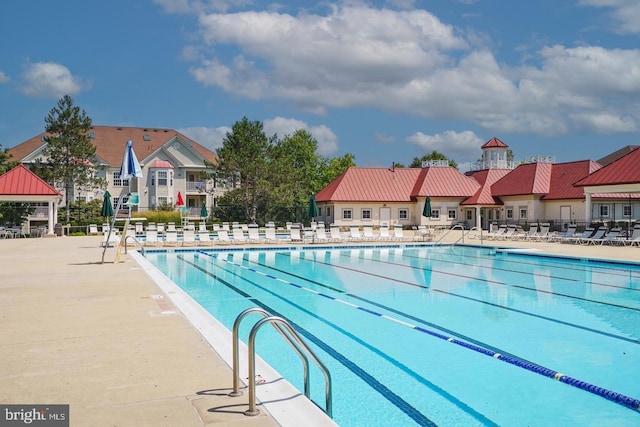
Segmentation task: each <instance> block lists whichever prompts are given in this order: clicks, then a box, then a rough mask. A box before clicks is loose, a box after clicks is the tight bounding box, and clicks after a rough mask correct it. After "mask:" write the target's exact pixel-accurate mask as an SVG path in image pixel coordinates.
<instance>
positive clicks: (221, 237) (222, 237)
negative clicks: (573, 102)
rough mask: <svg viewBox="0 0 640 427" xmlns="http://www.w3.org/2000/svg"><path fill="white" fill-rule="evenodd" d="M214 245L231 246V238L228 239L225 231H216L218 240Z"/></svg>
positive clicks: (227, 233)
mask: <svg viewBox="0 0 640 427" xmlns="http://www.w3.org/2000/svg"><path fill="white" fill-rule="evenodd" d="M216 243H217V244H219V245H229V244H231V238H230V237H229V232H228V231H227V230H218V239H217V240H216Z"/></svg>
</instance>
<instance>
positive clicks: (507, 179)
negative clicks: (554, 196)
mask: <svg viewBox="0 0 640 427" xmlns="http://www.w3.org/2000/svg"><path fill="white" fill-rule="evenodd" d="M551 166H552V165H551V163H527V164H524V165H520V166H518V167H517V168H515V169H514V170H512V171H511V172H510V173H509V174H507V175H505V176H504V177H503V178H502V179H500V180H499V181H498V182H496V183H495V184H493V185H492V186H491V193H492V194H493V196H494V197H502V196H521V195H524V194H547V193H548V192H549V189H550V188H551Z"/></svg>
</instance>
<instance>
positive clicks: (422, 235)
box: [414, 225, 433, 242]
mask: <svg viewBox="0 0 640 427" xmlns="http://www.w3.org/2000/svg"><path fill="white" fill-rule="evenodd" d="M414 239H415V240H421V241H423V242H427V241H431V240H433V234H432V233H431V230H429V229H428V228H427V226H426V225H419V226H418V229H417V230H416V233H415V234H414Z"/></svg>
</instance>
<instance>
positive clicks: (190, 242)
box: [182, 229, 196, 246]
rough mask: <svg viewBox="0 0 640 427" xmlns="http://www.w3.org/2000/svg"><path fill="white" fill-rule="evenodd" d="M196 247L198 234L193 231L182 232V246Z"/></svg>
mask: <svg viewBox="0 0 640 427" xmlns="http://www.w3.org/2000/svg"><path fill="white" fill-rule="evenodd" d="M195 245H196V232H195V231H193V230H192V229H185V230H183V231H182V246H195Z"/></svg>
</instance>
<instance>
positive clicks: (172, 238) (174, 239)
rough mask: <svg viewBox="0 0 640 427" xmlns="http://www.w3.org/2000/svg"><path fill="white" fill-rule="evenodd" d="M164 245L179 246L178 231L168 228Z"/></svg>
mask: <svg viewBox="0 0 640 427" xmlns="http://www.w3.org/2000/svg"><path fill="white" fill-rule="evenodd" d="M163 246H178V232H177V231H169V230H167V232H166V233H165V235H164V243H163Z"/></svg>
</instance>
